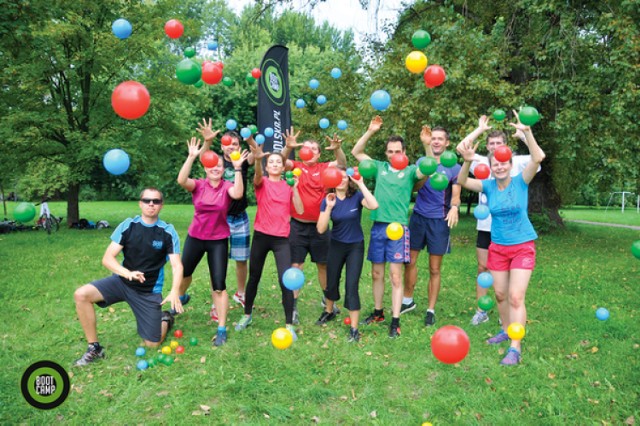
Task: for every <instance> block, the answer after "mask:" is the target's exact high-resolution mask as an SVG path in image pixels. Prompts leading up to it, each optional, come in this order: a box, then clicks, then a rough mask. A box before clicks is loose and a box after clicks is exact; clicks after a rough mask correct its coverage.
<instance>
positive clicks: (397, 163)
mask: <svg viewBox="0 0 640 426" xmlns="http://www.w3.org/2000/svg"><path fill="white" fill-rule="evenodd" d="M408 165H409V158H407V156H406V155H404V154H403V153H398V154H393V156H392V157H391V167H393V168H394V169H396V170H402V169H404V168H405V167H407V166H408Z"/></svg>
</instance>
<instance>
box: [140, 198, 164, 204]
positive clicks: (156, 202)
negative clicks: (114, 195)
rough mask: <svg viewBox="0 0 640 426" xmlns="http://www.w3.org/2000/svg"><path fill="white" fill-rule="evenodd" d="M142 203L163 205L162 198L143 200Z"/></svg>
mask: <svg viewBox="0 0 640 426" xmlns="http://www.w3.org/2000/svg"><path fill="white" fill-rule="evenodd" d="M140 201H142V202H143V203H145V204H151V203H153V204H156V205H158V204H162V200H161V199H160V198H142V199H141V200H140Z"/></svg>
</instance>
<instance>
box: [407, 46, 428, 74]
mask: <svg viewBox="0 0 640 426" xmlns="http://www.w3.org/2000/svg"><path fill="white" fill-rule="evenodd" d="M427 63H428V61H427V57H426V55H425V54H424V53H422V52H419V51H417V50H414V51H413V52H411V53H409V54H408V55H407V59H405V61H404V64H405V66H406V67H407V69H408V70H409V71H411V72H412V73H414V74H420V73H421V72H423V71H424V70H425V68H427Z"/></svg>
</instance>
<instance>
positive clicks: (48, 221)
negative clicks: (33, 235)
mask: <svg viewBox="0 0 640 426" xmlns="http://www.w3.org/2000/svg"><path fill="white" fill-rule="evenodd" d="M51 222H52V220H51V218H50V217H45V219H44V222H43V223H42V226H43V227H44V229H46V230H47V234H51Z"/></svg>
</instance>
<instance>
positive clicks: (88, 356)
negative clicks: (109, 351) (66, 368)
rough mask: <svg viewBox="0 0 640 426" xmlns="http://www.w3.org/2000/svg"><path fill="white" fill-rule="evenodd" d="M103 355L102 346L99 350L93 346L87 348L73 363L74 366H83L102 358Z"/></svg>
mask: <svg viewBox="0 0 640 426" xmlns="http://www.w3.org/2000/svg"><path fill="white" fill-rule="evenodd" d="M104 357H105V350H104V348H103V347H100V349H99V350H95V349H94V348H93V347H91V348H90V349H87V351H86V352H85V353H84V355H82V357H80V359H77V360H76V362H74V363H73V366H74V367H84V366H85V365H89V364H90V363H92V362H94V361H95V360H97V359H103V358H104Z"/></svg>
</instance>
